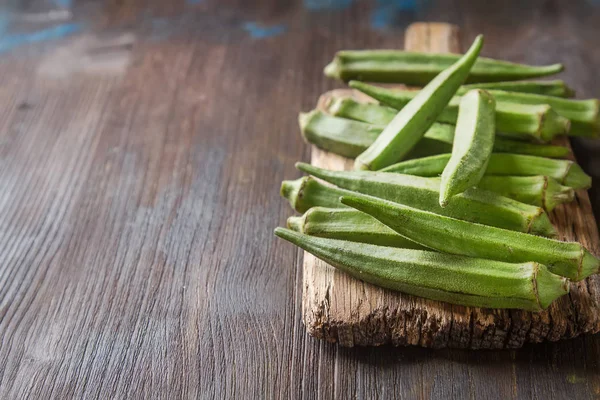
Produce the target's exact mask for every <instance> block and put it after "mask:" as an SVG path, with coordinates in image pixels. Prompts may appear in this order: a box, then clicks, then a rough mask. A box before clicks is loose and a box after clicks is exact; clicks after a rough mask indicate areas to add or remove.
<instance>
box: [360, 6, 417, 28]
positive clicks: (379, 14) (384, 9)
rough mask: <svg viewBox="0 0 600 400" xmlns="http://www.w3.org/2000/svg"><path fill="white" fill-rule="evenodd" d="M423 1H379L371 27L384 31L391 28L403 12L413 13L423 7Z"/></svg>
mask: <svg viewBox="0 0 600 400" xmlns="http://www.w3.org/2000/svg"><path fill="white" fill-rule="evenodd" d="M420 3H424V1H423V0H377V5H376V6H375V9H374V10H373V12H372V14H371V27H372V28H374V29H383V28H386V27H388V26H391V25H393V24H394V22H395V21H396V19H397V17H398V14H399V13H401V12H407V13H412V12H415V11H417V9H418V8H420V7H421V6H423V4H420Z"/></svg>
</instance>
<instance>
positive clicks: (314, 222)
mask: <svg viewBox="0 0 600 400" xmlns="http://www.w3.org/2000/svg"><path fill="white" fill-rule="evenodd" d="M340 204H341V203H340ZM287 226H288V228H289V229H291V230H293V231H296V232H300V233H303V234H305V235H310V236H318V237H323V238H329V239H340V240H348V241H351V242H360V243H370V244H376V245H378V246H390V247H399V248H403V249H420V250H425V247H423V246H421V245H420V244H417V243H415V242H413V241H412V240H408V239H406V238H404V237H403V236H400V235H399V234H397V233H396V232H394V231H393V230H392V229H390V228H388V227H387V226H385V225H384V224H382V223H381V222H379V221H377V220H376V219H375V218H373V217H371V216H369V215H368V214H365V213H363V212H360V211H356V210H354V209H352V208H347V209H345V208H324V207H313V208H311V209H310V210H308V211H306V212H305V213H304V215H301V216H299V217H289V218H288V220H287Z"/></svg>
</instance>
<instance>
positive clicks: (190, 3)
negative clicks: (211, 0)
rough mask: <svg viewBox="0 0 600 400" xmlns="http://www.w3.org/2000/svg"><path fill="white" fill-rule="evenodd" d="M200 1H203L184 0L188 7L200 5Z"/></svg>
mask: <svg viewBox="0 0 600 400" xmlns="http://www.w3.org/2000/svg"><path fill="white" fill-rule="evenodd" d="M202 1H203V0H185V2H186V3H187V4H188V5H191V6H193V5H196V4H200V3H202Z"/></svg>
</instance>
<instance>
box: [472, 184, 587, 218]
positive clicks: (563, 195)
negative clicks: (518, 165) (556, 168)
mask: <svg viewBox="0 0 600 400" xmlns="http://www.w3.org/2000/svg"><path fill="white" fill-rule="evenodd" d="M477 187H478V188H479V189H483V190H489V191H491V192H495V193H498V194H499V195H502V196H506V197H508V198H511V199H514V200H517V201H520V202H521V203H525V204H531V205H534V206H538V207H543V208H544V210H546V211H552V210H554V208H555V207H556V206H557V205H559V204H563V203H570V202H571V201H573V199H574V198H575V191H574V190H573V188H570V187H568V186H563V185H561V184H560V183H558V181H557V180H556V179H554V178H550V177H548V176H484V177H483V178H481V181H479V184H478V185H477Z"/></svg>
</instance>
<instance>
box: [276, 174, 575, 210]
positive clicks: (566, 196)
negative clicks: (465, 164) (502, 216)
mask: <svg viewBox="0 0 600 400" xmlns="http://www.w3.org/2000/svg"><path fill="white" fill-rule="evenodd" d="M425 179H426V181H429V182H430V184H431V185H432V186H437V187H439V184H440V181H439V178H425ZM478 188H479V189H483V190H488V191H490V192H494V193H497V194H499V195H501V196H504V197H508V198H509V199H513V200H516V201H519V202H521V203H525V204H530V205H533V206H537V207H542V208H544V209H545V210H546V211H552V210H553V209H554V208H555V207H556V206H557V205H559V204H563V203H569V202H571V201H573V199H574V198H575V192H574V191H573V188H570V187H568V186H563V185H561V184H560V183H558V182H557V181H556V179H553V178H550V177H547V176H484V177H483V178H482V179H481V181H480V182H479V185H478ZM349 193H352V192H350V191H349V190H344V189H339V188H337V187H333V186H330V185H324V184H322V183H320V182H319V181H317V180H315V179H313V178H311V177H309V176H304V177H302V178H300V179H296V180H294V181H283V183H282V184H281V195H282V196H283V197H284V198H286V199H287V200H288V201H289V203H290V205H291V206H292V208H293V209H294V210H296V211H298V212H301V213H303V212H305V211H307V210H308V209H310V208H311V207H319V206H320V207H328V208H343V207H345V206H344V205H343V204H342V203H340V202H339V197H340V196H341V195H347V194H349ZM415 201H416V200H415Z"/></svg>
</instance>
